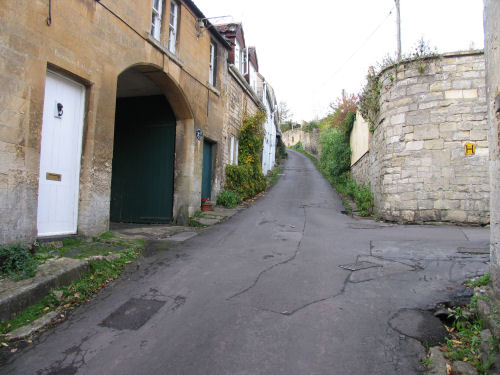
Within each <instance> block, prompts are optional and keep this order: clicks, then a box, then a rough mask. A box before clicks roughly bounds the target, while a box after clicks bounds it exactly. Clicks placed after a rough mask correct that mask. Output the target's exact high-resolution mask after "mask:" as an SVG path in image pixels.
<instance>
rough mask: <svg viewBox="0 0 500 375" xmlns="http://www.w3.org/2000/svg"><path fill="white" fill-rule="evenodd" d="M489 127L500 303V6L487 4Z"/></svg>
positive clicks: (494, 273) (493, 270) (491, 0)
mask: <svg viewBox="0 0 500 375" xmlns="http://www.w3.org/2000/svg"><path fill="white" fill-rule="evenodd" d="M484 32H485V42H484V49H485V56H486V71H487V74H486V85H487V94H488V95H487V109H488V127H489V130H490V133H489V134H490V140H489V141H490V186H491V205H490V207H491V238H490V249H491V251H490V253H491V263H490V275H491V281H492V285H493V288H494V291H495V297H496V298H497V300H500V147H499V145H500V38H499V37H498V36H499V35H500V3H499V2H498V1H496V0H485V1H484Z"/></svg>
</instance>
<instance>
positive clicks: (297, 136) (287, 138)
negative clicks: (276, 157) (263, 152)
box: [281, 128, 304, 147]
mask: <svg viewBox="0 0 500 375" xmlns="http://www.w3.org/2000/svg"><path fill="white" fill-rule="evenodd" d="M303 134H304V132H303V131H302V130H300V128H299V129H294V130H288V131H286V132H284V133H283V134H282V136H281V139H282V140H283V143H284V144H285V146H286V147H291V146H293V145H296V144H297V143H298V142H302V136H303Z"/></svg>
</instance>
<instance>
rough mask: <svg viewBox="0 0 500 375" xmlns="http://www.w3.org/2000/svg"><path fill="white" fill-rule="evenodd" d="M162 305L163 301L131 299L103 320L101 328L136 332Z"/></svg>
mask: <svg viewBox="0 0 500 375" xmlns="http://www.w3.org/2000/svg"><path fill="white" fill-rule="evenodd" d="M164 304H165V301H156V300H150V299H140V298H131V299H129V300H128V301H127V302H125V303H124V304H123V305H121V306H120V307H119V308H118V309H116V310H115V311H114V312H112V313H111V314H110V315H109V316H108V317H107V318H106V319H104V320H103V321H102V323H101V326H104V327H109V328H114V329H119V330H122V329H130V330H137V329H139V328H141V327H142V326H143V325H144V323H146V322H147V321H148V320H149V319H150V318H151V317H152V316H153V315H154V314H156V312H157V311H158V310H159V309H160V308H161V307H162V306H163V305H164Z"/></svg>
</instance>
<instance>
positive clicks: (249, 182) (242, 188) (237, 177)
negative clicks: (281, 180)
mask: <svg viewBox="0 0 500 375" xmlns="http://www.w3.org/2000/svg"><path fill="white" fill-rule="evenodd" d="M265 188H266V179H265V177H264V175H263V174H262V170H261V169H260V168H259V169H257V170H255V169H254V168H253V167H252V166H251V165H227V166H226V189H227V190H232V191H234V192H235V193H236V194H238V195H239V196H240V197H242V198H243V199H248V198H252V197H253V196H255V195H256V194H258V193H260V192H261V191H263V190H264V189H265Z"/></svg>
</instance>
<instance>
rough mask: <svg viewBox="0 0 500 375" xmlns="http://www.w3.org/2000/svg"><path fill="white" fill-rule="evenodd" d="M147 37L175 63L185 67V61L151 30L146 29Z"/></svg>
mask: <svg viewBox="0 0 500 375" xmlns="http://www.w3.org/2000/svg"><path fill="white" fill-rule="evenodd" d="M146 39H147V40H148V42H149V43H151V44H152V45H153V46H155V47H156V48H158V49H159V50H160V51H161V52H163V53H164V54H165V55H167V56H168V57H169V58H170V59H171V60H172V61H173V62H174V63H176V64H177V65H179V66H180V67H181V68H184V62H182V60H181V59H180V58H179V57H178V56H177V55H175V54H173V53H172V52H170V51H169V50H168V48H167V47H165V46H164V45H163V44H162V43H161V42H160V41H159V40H157V39H156V38H155V37H154V36H152V35H151V34H150V33H149V32H147V31H146Z"/></svg>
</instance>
